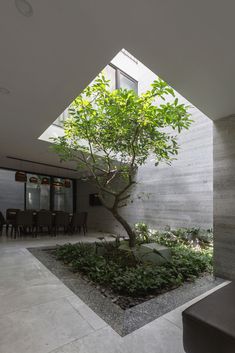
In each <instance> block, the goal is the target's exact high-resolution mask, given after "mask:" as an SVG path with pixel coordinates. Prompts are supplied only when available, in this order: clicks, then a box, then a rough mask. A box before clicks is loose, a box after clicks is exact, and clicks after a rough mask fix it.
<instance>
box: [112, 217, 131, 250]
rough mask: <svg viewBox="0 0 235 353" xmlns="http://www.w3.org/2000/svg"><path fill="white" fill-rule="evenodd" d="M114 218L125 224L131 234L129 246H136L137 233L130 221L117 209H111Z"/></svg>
mask: <svg viewBox="0 0 235 353" xmlns="http://www.w3.org/2000/svg"><path fill="white" fill-rule="evenodd" d="M111 212H112V214H113V216H114V218H115V219H116V220H117V221H118V222H119V223H120V224H121V225H122V226H123V228H124V229H125V231H126V232H127V234H128V235H129V246H130V248H134V247H135V243H136V234H135V231H134V230H133V229H132V228H131V226H130V225H129V223H128V222H127V221H126V220H125V219H124V218H123V217H122V216H121V215H120V214H119V213H118V212H117V210H111Z"/></svg>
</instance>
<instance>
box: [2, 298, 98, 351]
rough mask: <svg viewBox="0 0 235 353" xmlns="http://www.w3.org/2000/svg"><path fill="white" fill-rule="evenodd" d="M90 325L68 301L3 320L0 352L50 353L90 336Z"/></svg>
mask: <svg viewBox="0 0 235 353" xmlns="http://www.w3.org/2000/svg"><path fill="white" fill-rule="evenodd" d="M92 331H93V330H92V328H91V327H90V325H88V324H87V322H86V321H85V320H84V319H83V318H82V317H81V316H80V315H79V314H78V312H77V311H76V310H74V309H73V307H72V306H71V305H70V304H69V303H68V302H67V301H66V300H65V299H60V300H57V301H54V302H50V303H47V304H42V305H36V306H34V307H31V308H29V309H26V310H22V311H17V312H14V313H11V314H8V315H4V316H1V317H0V352H2V353H48V352H50V351H52V350H54V349H56V348H58V347H60V346H62V345H65V344H67V343H69V342H72V341H74V340H75V339H78V338H81V337H83V336H86V335H88V334H89V333H91V332H92Z"/></svg>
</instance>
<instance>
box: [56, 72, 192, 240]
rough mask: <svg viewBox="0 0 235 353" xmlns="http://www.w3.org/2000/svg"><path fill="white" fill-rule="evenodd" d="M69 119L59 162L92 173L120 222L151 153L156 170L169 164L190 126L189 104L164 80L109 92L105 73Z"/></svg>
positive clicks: (58, 144) (60, 139)
mask: <svg viewBox="0 0 235 353" xmlns="http://www.w3.org/2000/svg"><path fill="white" fill-rule="evenodd" d="M169 97H171V98H170V99H169ZM69 115H70V117H69V118H68V119H67V120H66V121H65V123H64V136H62V137H58V138H56V139H54V143H55V145H54V148H55V150H56V152H57V153H58V154H59V156H60V158H61V160H73V161H76V162H77V165H78V168H81V167H83V168H84V167H85V168H86V169H87V170H88V171H89V174H90V177H91V178H92V180H93V181H94V182H95V183H96V186H97V188H98V193H99V197H100V199H101V201H102V203H103V205H104V206H105V207H106V208H107V209H109V210H110V211H111V212H112V213H113V215H114V216H115V217H116V218H117V219H118V217H119V218H120V217H121V216H120V214H119V212H118V209H119V208H121V207H123V206H125V205H126V203H125V201H126V200H127V199H128V198H129V197H130V194H128V191H129V189H130V187H131V186H132V185H133V184H134V183H135V179H134V173H135V171H136V169H137V168H138V167H139V166H141V165H143V164H144V163H145V162H146V160H147V158H148V157H149V155H150V154H152V155H153V156H154V158H155V165H156V166H157V165H158V163H159V162H166V163H168V164H170V163H171V162H172V160H173V159H175V157H176V155H177V154H178V150H179V145H178V143H177V135H178V133H180V132H181V130H182V129H188V128H189V126H190V124H191V120H190V114H189V112H188V106H186V105H185V104H181V103H179V101H178V98H175V94H174V90H173V89H172V88H171V87H169V86H168V84H167V83H166V82H164V81H163V80H161V79H157V80H155V81H154V82H153V83H152V85H151V88H150V89H149V90H147V91H146V92H144V93H142V94H140V95H137V94H136V92H134V91H133V90H127V89H121V88H120V89H116V90H114V91H110V88H109V81H108V80H107V79H106V78H105V76H104V75H103V74H100V75H99V76H98V77H97V78H96V79H95V80H94V82H93V83H92V84H91V85H90V86H88V87H87V88H86V89H85V90H84V91H83V93H82V94H80V95H79V96H78V97H77V98H76V99H75V100H74V101H73V102H72V104H71V105H70V108H69ZM117 178H118V179H119V180H122V181H123V183H120V184H119V187H117V184H115V186H114V181H115V179H117ZM107 195H109V202H107V201H106V199H107ZM110 198H111V202H110ZM121 218H122V217H121ZM118 220H119V222H121V220H120V219H118ZM121 223H122V225H123V226H124V228H125V229H126V231H127V233H128V234H129V237H131V235H130V233H131V231H130V229H127V227H126V226H125V225H124V224H123V222H121ZM130 228H131V227H130Z"/></svg>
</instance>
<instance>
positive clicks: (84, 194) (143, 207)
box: [78, 53, 213, 233]
mask: <svg viewBox="0 0 235 353" xmlns="http://www.w3.org/2000/svg"><path fill="white" fill-rule="evenodd" d="M112 63H113V64H114V65H116V66H117V67H119V68H120V69H121V70H123V71H125V72H126V73H128V74H129V75H130V76H132V77H133V78H135V79H136V80H137V81H138V82H139V87H138V88H139V93H142V92H144V91H145V90H146V89H148V88H149V85H150V84H151V83H152V81H153V80H154V79H155V78H156V77H157V76H156V75H155V74H154V73H152V72H151V71H150V70H149V69H147V68H146V67H145V66H144V65H143V64H141V63H140V62H138V63H136V62H135V61H133V60H131V59H130V58H128V56H126V55H125V54H123V53H119V54H118V55H117V56H116V57H115V58H114V59H113V60H112ZM176 96H178V98H179V101H181V102H183V103H186V104H190V103H189V102H187V101H186V100H185V99H184V98H183V97H182V96H180V95H179V94H178V93H177V92H176ZM190 105H191V104H190ZM190 111H191V114H192V119H193V120H194V123H193V124H192V126H191V127H190V129H189V130H188V131H184V132H183V133H182V134H181V135H180V137H179V143H180V146H181V147H180V152H179V155H178V159H177V160H176V161H174V162H173V164H172V166H167V165H166V164H161V165H159V166H158V167H155V166H154V162H153V160H152V158H149V159H148V161H147V163H146V165H145V166H143V167H141V168H139V170H138V174H137V181H138V184H137V185H136V187H135V188H134V190H133V200H134V202H133V203H132V204H130V205H129V206H127V207H126V208H125V209H123V211H122V212H123V215H125V216H126V218H127V219H128V220H129V221H130V222H131V223H132V224H134V223H136V222H138V221H145V222H147V223H148V224H149V225H150V226H152V227H164V226H166V225H170V226H172V227H193V226H195V227H202V228H211V227H212V217H213V195H212V194H213V180H212V163H213V162H212V143H213V141H212V138H213V137H212V136H213V133H212V129H213V126H212V122H211V121H210V120H209V119H208V118H207V117H206V116H205V115H204V114H203V113H202V112H200V111H199V110H198V109H197V108H195V107H193V106H192V107H191V109H190ZM94 191H95V189H94V188H93V186H91V185H90V184H88V183H84V182H82V181H78V205H79V209H80V210H83V209H85V210H86V211H88V213H89V220H88V224H89V225H90V227H92V228H96V229H99V230H104V231H113V232H118V233H120V232H122V229H121V228H120V227H119V226H118V225H117V224H116V222H115V221H114V220H113V218H112V216H110V214H109V212H108V211H106V210H104V209H103V207H89V204H88V199H89V197H88V196H89V193H92V192H94Z"/></svg>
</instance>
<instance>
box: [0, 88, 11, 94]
mask: <svg viewBox="0 0 235 353" xmlns="http://www.w3.org/2000/svg"><path fill="white" fill-rule="evenodd" d="M0 94H10V91H9V89H7V88H5V87H0Z"/></svg>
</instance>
